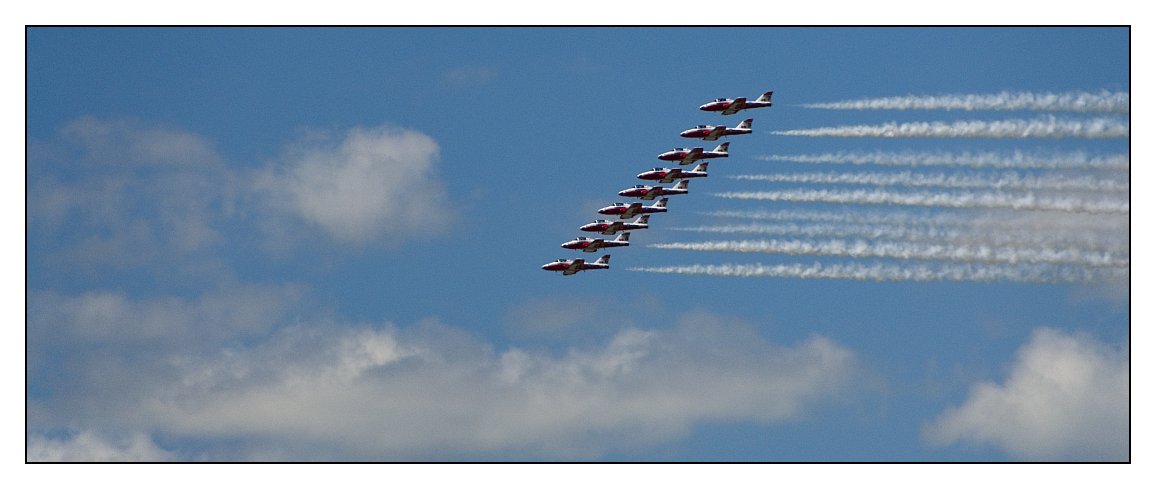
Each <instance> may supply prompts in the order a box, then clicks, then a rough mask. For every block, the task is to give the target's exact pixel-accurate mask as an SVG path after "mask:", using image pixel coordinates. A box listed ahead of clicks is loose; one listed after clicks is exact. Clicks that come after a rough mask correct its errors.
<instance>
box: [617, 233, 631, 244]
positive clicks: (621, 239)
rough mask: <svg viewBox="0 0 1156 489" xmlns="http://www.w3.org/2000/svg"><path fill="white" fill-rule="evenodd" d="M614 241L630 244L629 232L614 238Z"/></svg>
mask: <svg viewBox="0 0 1156 489" xmlns="http://www.w3.org/2000/svg"><path fill="white" fill-rule="evenodd" d="M614 241H618V242H620V243H629V242H630V232H629V231H628V232H625V233H622V234H619V235H618V237H617V238H614Z"/></svg>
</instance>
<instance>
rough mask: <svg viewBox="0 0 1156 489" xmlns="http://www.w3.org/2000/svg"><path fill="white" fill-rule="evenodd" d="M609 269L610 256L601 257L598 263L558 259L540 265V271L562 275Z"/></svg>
mask: <svg viewBox="0 0 1156 489" xmlns="http://www.w3.org/2000/svg"><path fill="white" fill-rule="evenodd" d="M607 268H610V255H602V258H599V259H598V261H596V262H594V263H586V259H585V258H578V259H574V260H564V259H562V258H559V259H557V260H554V261H552V262H550V263H547V264H545V265H542V270H549V271H551V272H562V275H574V274H575V273H578V272H581V271H583V270H605V269H607Z"/></svg>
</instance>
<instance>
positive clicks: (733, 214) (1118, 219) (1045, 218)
mask: <svg viewBox="0 0 1156 489" xmlns="http://www.w3.org/2000/svg"><path fill="white" fill-rule="evenodd" d="M698 214H701V215H704V216H710V217H724V218H741V219H757V220H769V221H819V222H827V223H857V224H881V225H891V226H909V225H911V224H912V223H918V224H922V225H925V226H956V227H970V228H972V229H974V230H990V229H998V230H1002V231H1006V230H1008V229H1020V230H1034V231H1037V232H1048V233H1063V232H1071V231H1088V232H1097V231H1100V232H1119V231H1121V230H1124V229H1127V226H1128V220H1127V216H1116V215H1087V214H1071V213H1055V212H1044V211H1040V212H1011V211H992V212H984V213H981V214H975V213H972V212H967V211H966V210H964V211H957V212H931V211H925V212H917V211H886V212H884V211H870V210H856V211H855V212H829V211H812V210H798V209H783V210H776V211H767V210H761V211H745V210H744V211H710V212H698ZM1002 231H1001V232H1002Z"/></svg>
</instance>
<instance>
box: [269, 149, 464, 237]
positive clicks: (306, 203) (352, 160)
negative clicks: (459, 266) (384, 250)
mask: <svg viewBox="0 0 1156 489" xmlns="http://www.w3.org/2000/svg"><path fill="white" fill-rule="evenodd" d="M437 158H438V146H437V143H436V142H435V141H434V140H433V139H432V138H430V137H429V136H426V135H425V134H422V133H420V132H416V131H411V130H405V129H396V128H391V127H384V126H383V127H374V128H354V129H351V130H349V131H348V132H346V133H345V134H344V135H343V137H342V138H341V140H340V141H334V140H333V138H330V137H314V138H308V139H307V140H305V141H302V142H299V143H298V144H297V145H295V147H294V149H293V150H291V152H290V155H289V156H286V157H285V158H284V161H283V162H281V163H280V164H279V165H277V166H276V167H274V168H270V169H267V170H266V171H264V172H262V173H261V174H259V175H258V176H257V180H256V187H257V189H258V190H259V191H260V192H261V194H262V195H263V196H265V197H266V198H267V199H268V203H269V205H270V207H271V208H272V209H274V210H275V211H278V212H284V213H288V214H289V215H291V216H293V217H295V218H299V219H301V220H304V221H305V222H308V223H310V224H313V225H315V226H317V227H319V228H321V229H322V230H324V231H325V232H326V233H327V234H328V235H329V236H331V237H332V238H334V239H336V240H338V241H342V242H346V243H352V244H357V245H365V244H368V243H370V242H373V241H378V242H381V243H383V244H393V243H396V242H399V241H402V240H404V239H406V238H409V237H412V236H420V235H428V234H433V233H437V232H439V231H441V230H444V229H446V228H447V227H448V225H449V222H450V220H451V219H452V215H453V212H452V211H451V209H450V207H449V206H448V205H447V197H448V196H447V192H446V190H445V184H444V183H443V182H442V180H441V178H440V177H439V176H438V175H437V172H436V168H435V162H436V161H437Z"/></svg>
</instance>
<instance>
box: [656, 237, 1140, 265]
mask: <svg viewBox="0 0 1156 489" xmlns="http://www.w3.org/2000/svg"><path fill="white" fill-rule="evenodd" d="M648 247H650V248H658V249H665V250H688V251H725V252H732V253H770V254H782V255H822V256H842V257H851V258H895V259H901V260H937V261H962V262H981V263H993V264H994V263H1009V264H1018V263H1030V264H1051V265H1083V266H1088V267H1127V266H1128V260H1127V259H1122V258H1119V257H1115V256H1113V255H1112V254H1110V253H1096V252H1090V251H1087V250H1079V249H1061V250H1050V249H1024V248H991V247H987V246H978V247H968V246H958V245H938V244H924V243H913V242H868V241H863V240H856V241H843V240H829V241H818V242H809V241H798V240H789V241H788V240H773V239H772V240H759V241H706V242H698V243H656V244H651V245H648Z"/></svg>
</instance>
